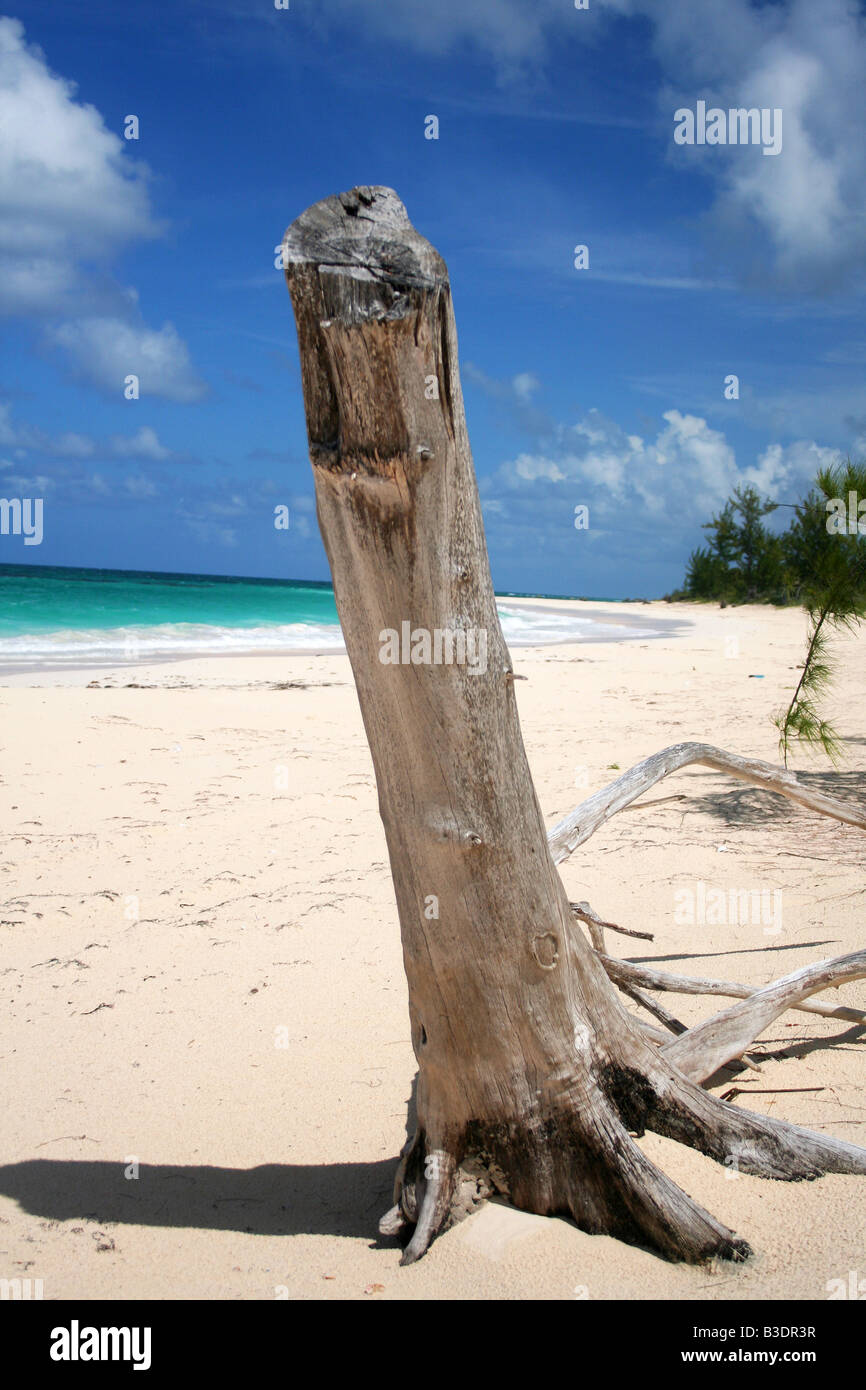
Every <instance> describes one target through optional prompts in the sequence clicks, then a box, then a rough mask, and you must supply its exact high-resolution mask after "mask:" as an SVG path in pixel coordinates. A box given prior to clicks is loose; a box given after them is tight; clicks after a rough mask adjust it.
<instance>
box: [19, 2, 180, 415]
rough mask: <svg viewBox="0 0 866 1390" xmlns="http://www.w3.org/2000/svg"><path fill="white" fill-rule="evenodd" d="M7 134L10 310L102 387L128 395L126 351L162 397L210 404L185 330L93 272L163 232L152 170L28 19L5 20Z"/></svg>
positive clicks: (85, 376) (118, 285)
mask: <svg viewBox="0 0 866 1390" xmlns="http://www.w3.org/2000/svg"><path fill="white" fill-rule="evenodd" d="M0 129H2V132H3V138H2V140H0V207H2V219H0V314H7V315H15V316H18V317H27V318H31V319H32V318H37V319H41V320H43V321H44V322H46V323H47V324H48V331H47V337H48V341H49V342H51V343H53V344H55V345H58V344H59V345H60V346H62V347H64V348H66V350H67V351H68V353H69V354H70V357H71V360H72V362H73V364H74V365H75V367H76V368H77V369H78V370H79V373H80V375H81V376H82V377H84V378H85V379H86V380H89V381H91V382H92V383H93V384H94V385H97V386H100V387H102V388H104V389H112V390H113V389H116V388H117V368H116V367H115V368H114V370H113V371H112V370H111V368H110V367H109V363H108V356H109V354H110V353H111V351H112V350H119V351H120V353H121V361H123V360H124V358H127V359H130V360H131V365H129V366H128V367H124V371H130V372H135V371H136V370H137V369H136V366H135V362H136V361H137V362H139V363H140V364H141V366H142V371H141V376H142V379H144V377H145V375H147V377H148V379H149V383H150V384H149V390H150V392H151V394H154V395H160V396H164V397H166V398H167V399H169V400H176V401H192V400H198V399H200V398H201V396H202V394H203V393H204V389H205V388H204V386H203V384H202V383H201V382H200V381H199V380H198V379H197V378H196V376H195V374H194V372H193V370H192V367H191V364H190V361H189V353H188V350H187V348H186V346H185V344H184V343H183V341H182V340H181V338H180V337H179V336H178V334H177V331H176V329H175V328H174V327H173V326H172V325H171V324H168V323H167V324H164V325H163V327H162V328H161V329H159V330H154V329H150V328H148V327H147V325H146V324H145V323H144V320H143V319H142V316H141V312H140V310H139V308H138V304H137V299H138V296H137V294H136V292H135V291H134V290H132V289H130V288H128V287H124V286H122V285H120V284H118V283H117V282H116V281H114V280H112V279H111V277H110V276H109V275H107V274H106V273H105V271H104V270H103V271H101V272H95V271H94V270H93V268H92V267H93V265H94V264H98V265H104V264H105V263H106V262H107V261H108V260H110V258H111V257H113V256H114V255H116V254H118V253H120V252H121V251H123V250H124V249H126V248H127V247H128V246H130V245H131V244H133V243H135V242H137V241H140V240H141V239H142V238H150V237H154V236H158V235H159V234H160V232H161V231H162V226H161V224H160V223H159V222H158V221H157V219H156V218H155V217H154V215H153V212H152V210H151V206H150V197H149V191H148V179H149V173H148V170H147V168H146V166H145V165H143V164H142V163H140V162H138V163H137V162H135V161H133V160H132V159H131V158H130V155H129V152H128V146H127V145H126V142H125V141H124V140H122V139H121V138H120V136H119V135H117V134H115V133H114V132H113V131H111V130H109V129H108V128H107V126H106V125H105V122H104V120H103V118H102V116H101V115H100V113H99V112H98V111H97V110H96V108H95V107H93V106H91V105H88V104H86V103H83V102H81V101H79V100H78V99H77V95H76V86H75V84H74V83H73V82H70V81H69V80H67V79H66V78H65V77H62V76H60V75H59V74H57V73H55V72H52V71H51V69H50V68H49V66H48V64H47V61H46V58H45V55H44V53H43V52H42V50H41V49H40V48H38V47H36V46H35V45H34V44H29V43H28V42H27V40H26V36H25V31H24V26H23V25H22V24H21V22H20V21H19V20H17V19H11V18H5V17H4V18H0ZM121 383H122V376H121ZM117 389H120V388H117Z"/></svg>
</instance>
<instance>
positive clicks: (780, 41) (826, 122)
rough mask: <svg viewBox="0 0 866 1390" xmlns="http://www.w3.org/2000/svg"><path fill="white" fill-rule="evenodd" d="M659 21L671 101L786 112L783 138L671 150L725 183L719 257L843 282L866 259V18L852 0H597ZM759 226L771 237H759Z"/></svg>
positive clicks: (787, 277) (757, 272)
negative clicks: (679, 1)
mask: <svg viewBox="0 0 866 1390" xmlns="http://www.w3.org/2000/svg"><path fill="white" fill-rule="evenodd" d="M600 3H601V4H603V5H604V7H605V8H606V9H608V10H609V11H612V12H617V13H620V14H630V15H635V16H642V17H643V18H646V19H649V20H650V21H651V23H652V25H653V40H652V42H653V48H654V51H655V56H656V57H657V58H658V60H659V62H660V65H661V68H662V72H663V73H664V79H665V82H664V87H663V89H662V92H661V93H660V101H661V104H662V107H664V108H666V109H667V110H668V112H669V128H670V130H671V131H672V129H673V112H674V110H675V109H676V108H677V107H679V106H681V105H682V106H689V107H692V108H693V107H694V103H695V102H696V101H697V100H699V99H704V100H706V101H707V103H708V105H710V106H719V107H721V108H722V109H730V108H731V107H743V106H745V107H758V108H761V107H768V108H772V109H776V108H779V109H781V111H782V130H783V145H782V152H781V154H779V155H778V156H774V157H772V158H766V157H764V156H763V155H762V153H761V151H760V150H759V149H757V148H748V149H746V148H740V147H738V146H734V147H727V148H726V147H724V146H713V147H704V148H698V147H683V146H680V147H676V149H674V148H673V147H672V157H674V158H676V159H677V160H678V161H681V162H683V163H684V164H686V165H690V164H692V163H693V162H696V161H697V162H699V163H700V168H701V171H702V172H703V173H704V174H706V175H707V176H708V177H709V178H710V179H712V180H713V182H714V184H715V186H716V190H717V192H716V199H715V203H714V205H713V206H712V208H711V209H710V211H709V214H708V218H707V229H708V231H709V233H710V235H711V237H712V244H713V245H714V247H715V248H716V250H717V252H718V254H719V257H720V259H730V260H731V261H732V262H733V263H734V264H737V265H738V267H739V269H740V270H741V271H742V272H744V273H746V274H747V275H749V276H751V278H753V279H755V280H757V279H759V278H761V279H764V278H766V277H767V276H770V277H772V278H773V280H775V281H776V282H777V283H778V284H780V285H783V286H785V287H795V288H799V289H811V290H817V291H822V290H834V289H838V288H840V287H842V286H843V285H845V284H846V283H851V281H852V280H853V279H858V280H859V277H860V275H861V274H862V272H863V270H864V268H866V142H864V141H863V140H862V138H860V132H862V130H863V127H864V121H866V84H864V82H863V73H864V71H866V19H864V16H863V14H862V12H861V9H860V7H859V6H858V5H856V4H854V3H852V0H822V3H821V5H820V8H816V6H815V4H814V0H787V3H781V4H772V5H757V4H754V3H751V0H726V3H725V4H724V5H719V4H717V3H715V0H701V2H700V3H692V4H690V5H687V6H683V5H672V4H670V3H669V0H600ZM757 232H762V233H763V234H764V239H763V240H761V241H759V240H756V233H757Z"/></svg>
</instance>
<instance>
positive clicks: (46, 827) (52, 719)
mask: <svg viewBox="0 0 866 1390" xmlns="http://www.w3.org/2000/svg"><path fill="white" fill-rule="evenodd" d="M507 602H508V604H509V606H511V605H515V606H518V605H519V604H520V603H521V600H516V599H515V600H512V599H509V600H507ZM546 602H549V603H550V606H552V607H569V608H573V609H576V610H579V609H581V608H586V609H587V610H589V609H591V610H593V611H598V612H600V613H602V614H604V615H606V617H607V618H609V619H610V620H611V621H613V620H615V619H617V618H619V619H622V618H623V617H626V618H628V617H630V616H631V614H632V612H634V613H635V614H636V615H638V616H640V617H641V618H645V619H657V620H659V621H663V622H664V623H665V624H666V623H669V622H670V621H671V620H676V622H677V623H678V624H679V625H678V626H676V627H675V628H670V629H668V628H665V630H664V632H663V634H662V635H661V636H658V637H655V638H652V639H649V638H648V639H647V640H641V639H640V638H638V639H633V640H629V641H626V642H612V641H596V642H587V643H583V644H581V645H557V646H548V647H526V648H519V649H515V651H514V666H515V672H516V673H517V674H519V675H521V676H524V677H526V679H525V680H522V681H520V682H519V683H518V685H517V686H516V690H517V698H518V702H519V707H520V713H521V718H522V722H523V732H524V738H525V741H526V745H527V751H528V754H529V760H530V764H531V767H532V770H533V774H534V777H535V783H536V787H537V791H538V795H539V799H540V802H541V805H542V808H543V810H544V813H545V816H546V817H547V820H548V823H549V824H550V825H552V824H553V823H554V822H555V821H556V820H557V819H559V818H560V817H561V816H563V815H564V814H565V813H567V812H568V811H569V810H571V809H572V808H573V807H574V806H575V805H577V803H578V802H579V801H580V800H582V799H583V798H584V797H585V796H587V795H589V793H590V792H592V791H593V790H595V789H597V788H599V787H601V786H603V785H604V784H605V783H607V782H609V781H611V780H613V779H614V778H615V777H616V776H617V770H618V769H625V768H627V767H628V766H630V765H631V764H632V763H634V762H637V761H638V760H639V759H641V758H643V757H645V756H647V755H648V754H650V753H652V752H654V751H656V750H658V749H661V748H663V747H665V746H667V745H669V744H673V743H677V742H681V741H684V740H692V739H695V740H700V741H705V742H709V743H713V744H716V745H718V746H721V747H725V748H728V749H730V750H732V751H735V752H738V753H740V754H743V755H746V756H754V757H759V758H763V759H766V760H768V761H771V762H777V761H778V751H777V735H776V730H775V729H774V727H773V725H772V723H771V716H772V714H773V713H775V712H776V711H777V710H778V709H779V708H780V707H781V706H783V705H784V704H785V703H786V702H787V699H788V698H789V697H790V693H791V690H792V689H793V686H794V684H795V683H796V679H797V663H798V662H799V661H800V660H801V659H802V655H803V649H804V639H805V632H806V620H805V616H804V614H803V613H802V612H801V611H800V610H797V609H790V610H775V609H767V608H763V607H740V608H727V609H724V610H722V609H719V608H717V607H700V606H697V605H689V604H671V605H668V604H664V603H653V604H650V605H634V607H633V608H632V606H631V605H629V606H627V607H626V608H624V607H623V605H617V604H607V605H606V604H603V603H597V602H593V603H592V604H586V605H580V604H576V603H570V602H569V603H566V601H562V603H561V604H556V603H554V602H553V601H546ZM835 650H836V651H837V652H838V679H837V680H836V683H835V685H834V689H833V691H832V693H831V696H830V697H829V698H828V701H827V709H828V713H829V714H830V715H831V717H833V718H834V719H835V721H836V722H837V724H838V726H839V729H840V732H841V733H842V735H843V736H844V738H845V739H846V750H847V751H846V759H845V761H844V763H843V764H842V765H841V767H840V769H839V770H838V771H833V769H832V767H831V765H830V764H829V763H828V762H827V761H826V760H825V759H817V758H806V757H804V755H802V754H800V753H797V754H795V757H794V760H793V764H792V765H793V767H794V768H795V770H797V771H798V772H803V773H804V775H805V776H806V777H807V778H808V779H810V780H811V781H812V782H813V784H814V785H816V786H819V787H821V788H823V789H825V790H827V791H832V792H833V793H834V794H835V795H837V796H840V797H847V798H851V799H856V800H859V801H860V802H861V803H862V801H863V798H864V786H866V703H864V700H863V670H864V666H866V633H864V632H861V633H860V634H859V635H856V636H852V637H845V638H843V639H838V640H837V641H836V643H835ZM0 710H2V714H0V720H2V723H0V745H2V778H0V803H2V818H0V824H2V826H3V840H4V845H3V854H2V864H0V874H2V879H0V935H2V945H3V951H2V966H0V985H2V1001H3V1003H2V1023H0V1053H2V1058H3V1067H2V1080H0V1087H2V1101H0V1104H2V1111H3V1114H4V1123H3V1126H2V1139H0V1145H2V1149H0V1276H2V1277H4V1278H19V1277H20V1278H30V1279H31V1280H32V1279H40V1280H42V1281H43V1290H44V1293H43V1296H44V1298H46V1299H55V1298H75V1299H90V1298H113V1299H139V1298H140V1299H180V1298H194V1299H207V1300H224V1299H273V1298H275V1297H288V1298H290V1299H350V1298H360V1299H363V1298H368V1299H458V1298H459V1299H462V1298H468V1299H481V1300H484V1299H501V1298H503V1299H535V1298H543V1299H566V1300H580V1301H583V1300H587V1299H588V1300H598V1299H632V1300H634V1299H644V1298H659V1297H662V1298H668V1299H673V1300H678V1299H698V1300H700V1299H708V1300H719V1299H739V1298H747V1299H797V1300H809V1299H815V1300H824V1299H827V1298H828V1297H829V1293H828V1282H829V1281H832V1280H835V1279H840V1280H845V1281H848V1279H849V1273H850V1271H855V1272H856V1275H857V1278H858V1279H860V1280H866V1249H864V1231H866V1184H864V1183H863V1182H862V1180H860V1179H857V1178H853V1177H850V1178H848V1177H837V1176H831V1177H825V1178H822V1179H821V1180H819V1181H817V1182H811V1183H798V1184H784V1183H774V1182H767V1181H762V1180H761V1179H758V1178H753V1177H749V1176H745V1175H742V1174H737V1173H733V1172H731V1171H729V1170H726V1169H725V1168H723V1167H720V1166H719V1165H717V1164H715V1163H714V1162H712V1161H711V1160H710V1159H708V1158H705V1157H702V1156H701V1155H699V1154H697V1153H694V1152H692V1151H691V1150H689V1149H686V1148H683V1147H681V1146H680V1145H677V1144H675V1143H673V1142H671V1141H668V1140H664V1139H661V1138H658V1137H656V1136H654V1135H648V1136H646V1137H645V1138H643V1139H641V1140H640V1143H641V1145H642V1147H643V1148H644V1150H645V1152H646V1153H647V1154H648V1155H649V1156H650V1157H651V1158H652V1159H653V1160H654V1161H656V1162H658V1164H659V1165H660V1166H662V1167H663V1168H664V1170H665V1171H666V1172H667V1173H668V1174H669V1175H670V1176H671V1177H672V1178H673V1179H674V1180H675V1181H676V1182H677V1183H679V1184H680V1185H681V1186H682V1187H684V1188H685V1189H686V1190H687V1191H688V1192H689V1193H690V1194H691V1195H692V1196H693V1197H694V1198H696V1199H697V1200H698V1201H699V1202H700V1203H702V1204H703V1205H704V1206H705V1207H707V1208H708V1209H709V1210H710V1211H711V1212H712V1213H713V1214H714V1215H715V1216H717V1217H718V1218H719V1219H720V1220H722V1221H723V1222H724V1223H725V1224H726V1225H727V1226H729V1227H731V1228H732V1229H734V1230H735V1231H736V1232H737V1234H738V1235H739V1236H742V1237H745V1238H746V1239H747V1240H748V1241H749V1243H750V1244H751V1245H752V1247H753V1249H754V1251H755V1256H754V1258H753V1259H752V1260H751V1261H749V1262H748V1263H747V1264H746V1265H743V1266H736V1267H735V1266H732V1265H723V1264H722V1265H718V1266H716V1267H713V1268H690V1267H686V1266H682V1265H672V1264H668V1263H665V1262H663V1261H661V1260H660V1259H658V1258H656V1257H655V1256H653V1255H651V1254H649V1253H647V1252H645V1251H643V1250H640V1249H635V1248H631V1247H628V1246H626V1245H623V1244H621V1243H619V1242H617V1241H616V1240H613V1239H610V1238H607V1237H592V1236H589V1235H586V1234H584V1233H582V1232H581V1231H579V1230H577V1229H576V1228H575V1227H574V1226H572V1225H571V1224H569V1223H568V1222H566V1221H564V1220H560V1219H545V1218H541V1217H534V1216H528V1215H525V1214H521V1213H518V1212H515V1211H513V1210H511V1209H510V1208H508V1207H506V1206H504V1205H501V1204H492V1205H489V1206H488V1207H486V1208H485V1209H484V1210H482V1211H481V1212H480V1213H479V1214H478V1215H476V1216H474V1217H472V1218H471V1219H470V1220H469V1221H467V1222H464V1223H463V1224H461V1225H459V1226H457V1227H454V1228H453V1229H452V1230H450V1231H449V1232H448V1233H447V1234H445V1235H444V1236H443V1237H441V1238H440V1239H439V1240H437V1241H436V1243H435V1245H434V1246H433V1248H432V1249H431V1251H430V1253H429V1254H428V1255H427V1256H426V1258H425V1259H424V1260H422V1261H421V1262H420V1263H419V1264H418V1265H416V1266H413V1267H412V1268H410V1269H401V1268H399V1267H398V1260H399V1254H400V1251H399V1247H398V1245H397V1244H396V1242H393V1241H390V1240H387V1239H384V1238H382V1237H379V1236H378V1234H377V1222H378V1219H379V1217H380V1215H381V1214H382V1213H383V1212H384V1210H385V1209H386V1207H388V1206H389V1205H390V1195H391V1185H392V1181H393V1176H394V1171H395V1166H396V1160H397V1155H398V1152H399V1150H400V1148H401V1146H402V1144H403V1141H404V1138H405V1121H406V1102H407V1098H408V1097H409V1094H410V1089H411V1085H412V1078H413V1075H414V1070H415V1066H414V1057H413V1054H412V1049H411V1046H410V1041H409V1026H408V1017H407V1009H406V984H405V977H404V974H403V966H402V960H401V950H400V933H399V924H398V920H397V913H396V908H395V904H394V897H393V891H392V887H391V881H390V875H389V869H388V862H387V853H386V848H385V840H384V835H383V831H382V826H381V823H380V820H379V816H378V811H377V803H376V790H375V785H374V780H373V773H372V766H371V761H370V756H369V752H368V748H367V743H366V739H365V736H364V730H363V726H362V723H361V717H360V712H359V708H358V702H357V698H356V694H355V688H354V684H353V682H352V676H351V671H350V669H349V664H348V660H347V658H346V657H345V656H344V655H335V654H333V653H331V654H327V653H325V654H318V655H314V654H294V655H290V656H284V657H280V656H270V655H268V656H264V655H257V656H254V657H223V658H213V659H196V660H191V661H176V662H164V663H154V664H153V665H137V666H134V667H123V668H121V667H115V668H102V669H99V670H90V671H74V672H73V671H68V672H62V673H58V672H56V671H54V672H51V673H46V674H45V675H40V674H39V673H32V672H31V673H19V674H16V675H12V676H5V677H2V679H0ZM864 862H866V838H864V835H863V833H862V832H861V831H858V830H856V829H854V828H852V827H848V826H844V825H840V824H837V823H836V822H833V821H830V820H826V819H824V818H822V817H820V816H818V815H816V814H813V813H811V812H807V811H804V810H800V809H798V808H797V807H795V806H793V805H791V804H790V803H788V802H786V801H783V800H782V799H781V798H778V797H774V796H772V795H770V794H767V793H763V792H760V791H757V790H754V789H752V788H749V787H746V786H744V785H743V784H738V783H735V782H733V781H731V780H730V779H727V778H725V777H723V776H721V775H719V774H716V773H713V772H710V771H708V770H706V769H691V770H687V771H684V772H681V773H678V774H676V775H675V776H673V777H671V778H670V779H669V780H668V781H666V782H665V783H663V784H662V785H661V786H658V787H656V788H654V789H653V791H651V792H650V793H649V794H648V795H647V796H646V797H645V798H644V801H643V802H642V803H640V804H638V805H636V806H635V807H634V808H632V809H629V810H628V811H626V812H624V813H623V814H621V815H619V816H617V817H615V819H614V820H613V821H612V822H611V823H610V824H608V825H607V826H606V827H604V828H603V829H601V830H600V831H599V832H598V833H597V834H596V835H595V836H594V837H593V838H592V840H591V841H590V842H589V843H588V844H587V845H586V846H585V847H584V848H583V849H582V850H578V851H577V852H576V853H575V854H574V855H573V856H572V857H571V858H570V859H569V860H568V861H566V863H565V864H564V865H563V866H562V875H563V878H564V881H565V884H566V887H567V889H568V892H569V896H570V897H571V898H572V899H574V900H577V899H587V900H588V901H589V902H590V903H591V904H592V905H593V907H594V908H595V909H596V911H597V912H599V913H600V914H601V915H602V916H603V917H605V918H607V919H612V920H613V921H615V922H619V923H621V924H622V925H624V926H629V927H632V928H636V929H639V930H643V931H651V932H653V933H654V940H653V941H652V942H643V941H639V942H634V941H630V940H629V939H627V938H624V937H616V938H613V939H611V941H610V948H611V950H612V951H614V952H615V953H616V954H618V955H621V956H624V957H629V958H632V959H636V960H644V961H650V960H652V961H658V962H659V963H660V964H661V965H662V968H667V969H671V970H675V971H676V970H679V971H682V972H687V973H692V974H703V975H713V976H717V977H721V978H725V979H729V980H736V981H741V982H745V983H747V984H751V985H758V984H763V983H765V982H767V981H769V980H771V979H773V978H775V977H778V976H781V975H784V974H787V973H788V972H790V971H792V970H795V969H797V968H798V967H800V966H802V965H805V964H807V963H809V962H811V961H817V960H819V959H821V958H824V957H830V956H836V955H840V954H842V953H845V952H849V951H853V950H855V949H857V948H859V947H862V945H863V924H864V912H863V906H864V874H863V870H864ZM698 885H703V886H704V887H703V890H702V889H700V888H699V887H698ZM717 889H723V890H726V891H728V890H731V889H736V890H737V891H738V892H740V891H743V892H745V891H748V892H749V893H763V894H765V895H766V896H767V898H768V899H769V900H772V902H773V903H774V904H778V905H779V910H778V912H776V913H775V915H774V916H773V918H772V920H764V919H760V920H745V921H744V920H733V921H730V920H729V921H726V922H723V923H719V922H707V921H701V920H683V917H684V916H688V914H687V913H686V914H684V913H683V911H682V904H683V903H684V902H687V901H689V895H690V894H691V895H693V898H694V900H695V901H697V898H698V896H699V894H700V892H701V891H703V892H705V893H706V892H708V891H710V890H717ZM678 894H679V896H677V895H678ZM777 894H778V895H780V896H774V895H777ZM700 915H701V914H700V913H697V914H696V917H697V918H698V919H699V918H700ZM822 997H824V996H822ZM832 997H833V1002H838V1003H839V1004H840V1005H846V1006H848V1007H850V1008H855V1007H860V1008H862V1007H864V1003H866V991H864V988H863V984H862V982H861V983H859V984H853V985H849V986H845V987H844V988H843V989H841V990H840V991H838V993H837V994H834V995H833V996H832ZM665 1002H666V1004H667V1005H668V1007H669V1008H671V1009H672V1010H673V1011H674V1012H675V1013H676V1014H677V1015H678V1017H680V1018H681V1019H682V1020H683V1021H684V1022H685V1023H686V1024H690V1023H692V1022H695V1021H697V1020H698V1019H700V1018H702V1017H706V1016H708V1015H709V1014H710V1013H711V1012H714V1011H715V1010H716V1008H719V1009H720V1008H723V1007H724V1006H725V1001H724V1000H710V999H700V998H693V997H680V996H676V997H675V996H672V995H667V996H665ZM864 1036H866V1035H864V1031H863V1029H861V1028H860V1027H858V1026H856V1025H852V1024H851V1023H850V1022H845V1021H841V1020H833V1019H822V1018H819V1017H816V1016H813V1015H808V1014H804V1013H788V1014H786V1015H784V1016H783V1017H782V1018H781V1019H779V1020H778V1021H777V1022H776V1023H775V1024H773V1025H772V1026H771V1027H770V1028H769V1030H768V1032H767V1035H766V1037H764V1038H763V1039H762V1040H761V1042H760V1043H759V1044H758V1045H757V1046H756V1047H755V1049H754V1050H753V1053H752V1056H753V1057H754V1058H756V1059H758V1060H760V1058H761V1057H762V1056H763V1057H764V1058H765V1060H763V1061H762V1062H761V1070H760V1071H747V1072H744V1073H742V1074H741V1075H739V1076H738V1077H737V1078H736V1081H735V1083H733V1084H734V1085H735V1089H736V1090H737V1092H738V1093H739V1094H737V1095H736V1096H735V1097H734V1103H735V1104H736V1105H738V1106H741V1107H744V1108H751V1109H754V1110H756V1111H760V1112H761V1113H766V1114H772V1115H774V1116H778V1117H783V1118H786V1119H789V1120H791V1121H793V1122H796V1123H800V1124H803V1125H806V1126H808V1127H810V1128H813V1129H815V1130H819V1131H821V1132H824V1133H828V1134H833V1135H836V1136H838V1137H840V1138H844V1139H847V1140H850V1141H852V1142H856V1143H863V1142H866V1104H864V1101H863V1094H864V1093H863V1089H862V1078H863V1056H864ZM719 1089H720V1090H721V1091H724V1087H721V1088H719ZM863 1287H864V1289H866V1283H864V1285H863Z"/></svg>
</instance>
